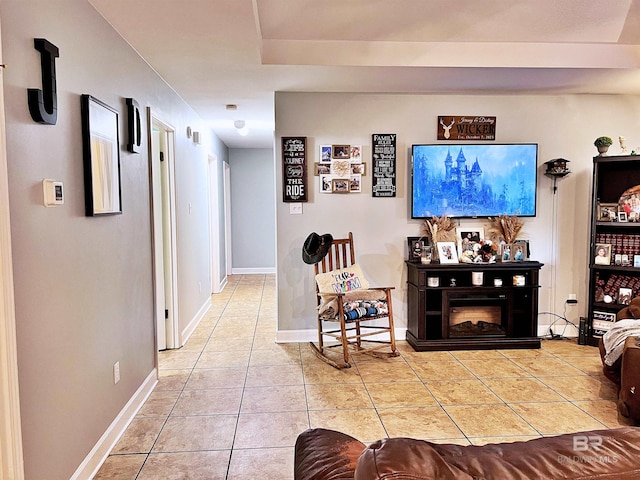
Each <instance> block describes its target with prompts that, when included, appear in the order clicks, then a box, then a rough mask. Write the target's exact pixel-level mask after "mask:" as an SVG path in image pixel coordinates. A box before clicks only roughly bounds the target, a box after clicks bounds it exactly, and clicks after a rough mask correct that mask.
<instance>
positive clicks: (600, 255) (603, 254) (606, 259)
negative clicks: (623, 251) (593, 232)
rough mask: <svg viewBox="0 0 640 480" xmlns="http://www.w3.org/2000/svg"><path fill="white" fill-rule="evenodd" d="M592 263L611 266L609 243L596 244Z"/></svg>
mask: <svg viewBox="0 0 640 480" xmlns="http://www.w3.org/2000/svg"><path fill="white" fill-rule="evenodd" d="M593 263H594V265H611V244H610V243H596V249H595V252H594V258H593Z"/></svg>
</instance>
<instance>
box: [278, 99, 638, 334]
mask: <svg viewBox="0 0 640 480" xmlns="http://www.w3.org/2000/svg"><path fill="white" fill-rule="evenodd" d="M639 106H640V98H639V97H629V96H612V95H609V96H604V95H600V96H596V95H593V96H590V95H554V96H544V95H537V96H532V95H531V96H530V95H519V96H514V95H478V96H463V95H390V94H389V95H370V94H320V93H317V94H314V93H309V94H305V93H277V94H276V119H277V123H276V137H277V138H276V146H277V150H276V158H277V159H280V158H281V150H280V137H282V136H307V147H308V157H307V159H308V162H307V167H308V176H309V179H310V181H311V182H310V189H309V202H308V203H306V204H305V205H304V214H303V215H301V216H291V215H289V206H288V205H287V204H285V203H283V202H282V200H281V195H282V193H281V192H282V172H281V169H278V168H276V199H277V201H278V203H277V211H276V214H277V236H278V250H277V264H278V272H277V273H278V308H279V312H278V329H279V338H280V339H282V340H285V339H300V338H307V339H308V338H313V337H309V336H308V334H309V333H310V332H312V331H313V332H315V328H316V327H315V322H316V320H315V311H314V307H315V296H314V293H313V292H314V278H313V269H312V268H311V267H310V266H308V265H306V264H305V263H303V262H302V260H301V257H300V255H301V254H300V252H301V247H302V244H303V242H304V239H305V238H306V237H307V235H308V234H309V233H310V232H312V231H315V232H318V233H320V234H323V233H327V232H329V233H332V234H333V235H334V236H337V237H340V236H344V235H346V234H347V232H349V231H352V232H353V233H354V238H355V242H356V256H357V258H358V262H359V263H360V264H361V265H362V267H363V269H364V271H365V274H366V275H367V277H368V278H369V280H370V281H371V282H372V284H374V285H390V286H394V287H395V291H394V293H393V301H394V315H395V320H396V325H397V326H399V327H406V312H407V304H406V295H407V290H406V267H405V265H404V260H405V258H406V248H407V247H406V237H407V236H416V235H421V234H422V222H421V221H420V220H412V219H411V218H410V215H409V212H408V199H407V192H408V188H409V185H410V183H409V182H410V180H409V172H408V165H409V161H410V158H409V156H410V148H411V145H412V144H415V143H434V142H436V141H437V135H436V126H437V117H438V115H490V116H496V117H497V129H496V141H495V142H496V143H510V142H514V143H517V142H522V143H525V142H527V143H528V142H531V143H538V144H539V151H538V164H539V169H538V204H537V216H536V217H535V218H530V219H526V220H525V223H526V225H525V228H524V231H523V235H522V236H523V237H525V238H528V239H529V240H530V243H531V250H532V257H533V259H535V260H538V261H540V262H542V263H544V264H545V266H544V267H543V268H542V271H541V289H540V302H539V309H540V312H555V313H557V314H560V315H561V314H562V313H563V309H564V302H565V300H566V298H567V295H568V294H569V293H577V294H578V300H579V303H578V305H577V306H575V307H570V308H571V309H570V310H568V311H567V317H568V318H569V320H571V321H573V322H574V323H576V324H577V323H578V321H579V317H580V315H586V298H585V296H586V293H587V262H588V254H587V250H588V245H589V221H590V220H589V218H590V217H589V209H590V196H591V176H592V158H593V156H594V155H597V151H596V149H595V147H594V146H593V141H594V140H595V138H596V137H598V136H600V135H608V136H611V137H614V138H617V137H618V136H619V135H622V136H625V137H626V138H627V145H628V146H629V147H630V148H636V146H637V145H640V132H639V131H638V129H637V125H638V124H639V120H640V109H639ZM373 133H397V134H398V140H397V149H398V158H397V188H398V191H397V196H396V198H372V196H371V175H370V174H371V134H373ZM332 143H345V144H362V145H363V158H364V159H365V161H366V162H367V163H368V165H367V168H368V173H367V176H366V177H364V181H363V193H360V194H348V195H331V194H329V195H327V194H318V185H317V178H318V177H314V176H313V162H314V161H317V160H318V159H317V157H318V152H317V150H318V146H319V145H320V144H332ZM616 151H617V148H616V145H614V146H613V147H612V149H611V152H610V153H612V154H615V152H616ZM558 157H562V158H566V159H568V160H570V161H571V163H570V167H571V170H572V172H573V173H572V174H571V175H569V176H567V177H565V178H563V179H561V180H559V182H558V191H557V193H556V194H555V195H554V194H553V188H552V187H553V181H552V180H551V179H550V178H548V177H546V176H545V175H544V167H543V163H544V162H546V161H548V160H551V159H553V158H558ZM639 158H640V157H639ZM621 193H622V192H621ZM554 212H556V213H554ZM461 222H462V225H463V226H473V225H478V226H481V225H483V223H482V220H464V219H463V220H461ZM485 226H486V224H485ZM553 320H555V317H553V316H552V315H548V314H545V313H541V315H540V317H539V324H540V325H541V330H543V329H544V330H545V331H546V328H545V327H544V325H546V324H549V323H551V322H552V321H553ZM569 333H574V332H572V331H571V329H569V330H568V331H567V334H569Z"/></svg>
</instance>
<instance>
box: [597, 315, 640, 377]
mask: <svg viewBox="0 0 640 480" xmlns="http://www.w3.org/2000/svg"><path fill="white" fill-rule="evenodd" d="M632 336H636V337H639V336H640V320H632V319H627V320H619V321H617V322H616V323H615V324H614V325H613V327H611V330H609V331H608V332H606V333H605V334H604V335H603V336H602V343H603V345H604V350H605V355H604V363H605V364H606V365H609V366H611V365H613V363H614V362H615V361H616V360H617V359H618V358H620V355H622V350H623V349H624V342H625V340H626V339H627V337H632Z"/></svg>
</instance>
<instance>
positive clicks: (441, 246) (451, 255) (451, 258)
mask: <svg viewBox="0 0 640 480" xmlns="http://www.w3.org/2000/svg"><path fill="white" fill-rule="evenodd" d="M436 247H437V248H438V257H439V258H440V263H458V252H457V251H456V243H455V242H438V243H437V244H436Z"/></svg>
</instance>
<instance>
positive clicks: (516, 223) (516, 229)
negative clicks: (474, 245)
mask: <svg viewBox="0 0 640 480" xmlns="http://www.w3.org/2000/svg"><path fill="white" fill-rule="evenodd" d="M488 220H489V238H490V239H491V240H493V241H494V242H496V243H497V242H499V241H500V240H504V241H505V242H506V243H513V242H515V241H516V239H517V238H518V235H519V234H520V231H521V230H522V227H524V222H523V221H522V220H520V219H519V218H518V217H517V216H516V215H499V216H497V217H489V218H488Z"/></svg>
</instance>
